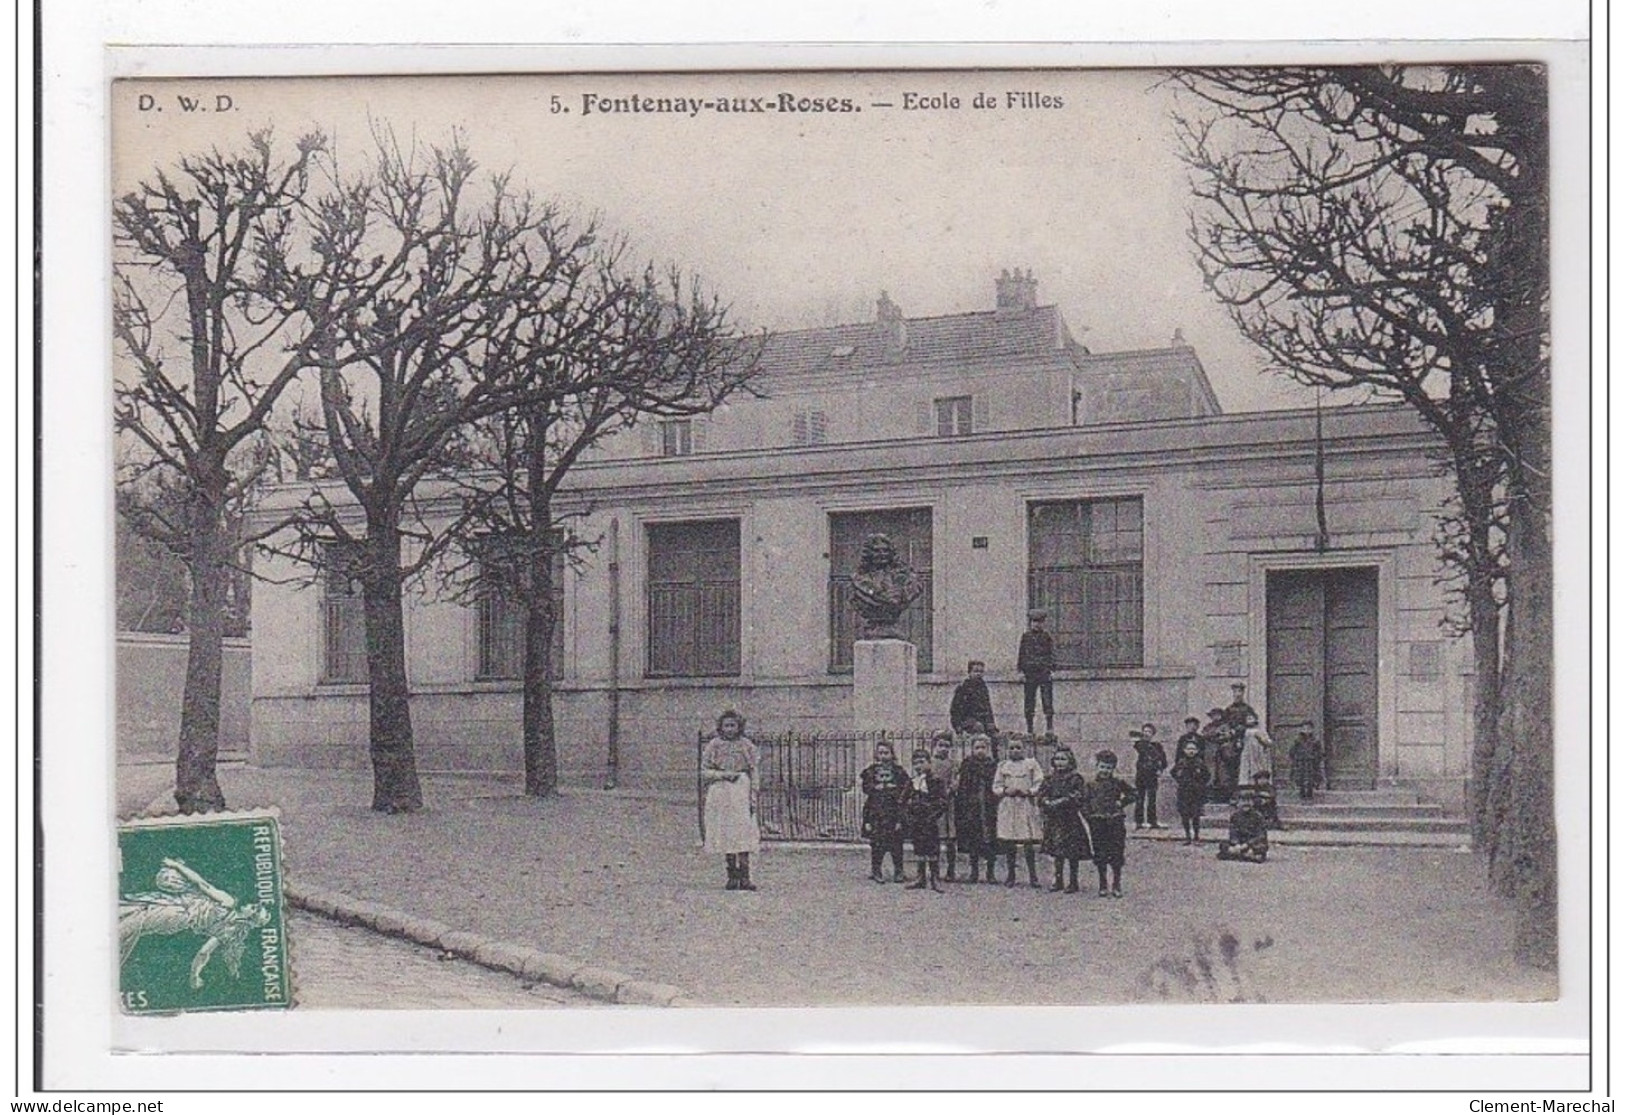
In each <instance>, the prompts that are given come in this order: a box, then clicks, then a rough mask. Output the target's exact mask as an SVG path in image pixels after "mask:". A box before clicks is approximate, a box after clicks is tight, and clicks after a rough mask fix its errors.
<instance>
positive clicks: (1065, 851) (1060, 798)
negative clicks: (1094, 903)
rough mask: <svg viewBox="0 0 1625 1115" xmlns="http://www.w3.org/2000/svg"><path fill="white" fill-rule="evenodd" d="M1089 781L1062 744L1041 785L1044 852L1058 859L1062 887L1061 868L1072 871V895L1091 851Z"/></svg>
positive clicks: (1057, 873)
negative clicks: (1086, 815) (1086, 802)
mask: <svg viewBox="0 0 1625 1115" xmlns="http://www.w3.org/2000/svg"><path fill="white" fill-rule="evenodd" d="M1088 785H1089V784H1088V783H1087V782H1086V781H1085V780H1084V777H1083V775H1082V774H1079V773H1078V760H1077V759H1076V758H1075V757H1074V756H1073V754H1072V752H1071V750H1070V749H1069V748H1065V747H1062V748H1060V749H1059V750H1057V751H1056V752H1055V757H1054V758H1052V759H1051V760H1050V773H1049V774H1048V775H1046V776H1045V778H1044V781H1043V782H1041V783H1039V785H1038V809H1039V812H1041V813H1042V814H1043V816H1044V854H1045V855H1047V856H1052V857H1053V858H1054V860H1055V882H1054V883H1053V884H1051V886H1050V888H1049V889H1050V890H1052V891H1058V890H1060V889H1061V868H1062V867H1063V866H1064V867H1065V868H1067V870H1068V872H1069V873H1070V882H1068V883H1067V884H1066V892H1067V893H1068V894H1077V893H1078V861H1079V860H1081V859H1082V858H1083V857H1084V856H1086V855H1088V854H1089V833H1088V830H1087V829H1085V828H1084V826H1083V814H1082V813H1080V812H1079V810H1080V809H1082V808H1083V799H1084V795H1085V794H1086V793H1087V792H1088Z"/></svg>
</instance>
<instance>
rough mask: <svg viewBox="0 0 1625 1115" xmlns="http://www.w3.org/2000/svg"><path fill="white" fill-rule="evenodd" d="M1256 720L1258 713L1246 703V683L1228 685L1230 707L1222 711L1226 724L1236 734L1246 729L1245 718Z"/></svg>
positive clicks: (1238, 682)
mask: <svg viewBox="0 0 1625 1115" xmlns="http://www.w3.org/2000/svg"><path fill="white" fill-rule="evenodd" d="M1249 716H1250V717H1252V718H1253V720H1254V721H1256V720H1257V719H1258V711H1257V710H1256V709H1254V708H1253V706H1252V705H1249V704H1248V703H1247V683H1246V682H1244V681H1235V682H1231V683H1230V705H1229V707H1228V708H1226V709H1225V710H1224V719H1225V722H1226V723H1227V724H1229V725H1230V726H1231V727H1232V728H1234V729H1236V731H1237V732H1240V731H1242V730H1243V729H1245V728H1246V727H1247V718H1248V717H1249Z"/></svg>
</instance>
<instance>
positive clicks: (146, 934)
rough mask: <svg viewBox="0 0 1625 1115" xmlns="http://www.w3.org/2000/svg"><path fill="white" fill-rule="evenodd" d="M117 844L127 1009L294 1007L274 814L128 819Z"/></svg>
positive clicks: (161, 1011)
mask: <svg viewBox="0 0 1625 1115" xmlns="http://www.w3.org/2000/svg"><path fill="white" fill-rule="evenodd" d="M118 845H119V886H118V894H119V899H118V942H119V1003H120V1005H121V1007H122V1008H123V1010H124V1011H125V1012H126V1013H129V1014H168V1013H175V1012H179V1011H204V1010H248V1009H256V1008H258V1009H264V1008H284V1007H287V1006H289V1005H290V1004H291V1002H292V992H291V988H290V986H289V970H288V938H287V931H286V928H285V926H284V919H283V912H282V845H281V841H280V837H279V835H278V832H277V820H276V815H275V814H274V813H270V812H255V813H227V814H208V815H198V816H190V817H163V818H156V819H152V820H140V821H129V822H124V823H122V824H120V825H119V834H118Z"/></svg>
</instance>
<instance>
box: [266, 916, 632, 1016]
mask: <svg viewBox="0 0 1625 1115" xmlns="http://www.w3.org/2000/svg"><path fill="white" fill-rule="evenodd" d="M288 938H289V940H290V941H291V942H292V948H293V969H294V990H295V996H296V998H295V1003H296V1005H297V1006H298V1007H304V1008H310V1009H324V1008H325V1009H340V1010H372V1009H389V1010H431V1009H447V1008H450V1009H467V1010H535V1009H541V1008H547V1007H598V1006H604V1005H605V1004H603V1003H600V1002H598V1001H597V1000H595V999H589V998H588V997H586V996H585V995H580V994H578V993H576V992H574V991H569V990H566V989H564V988H560V987H553V986H551V985H549V984H545V983H543V984H531V983H528V982H526V981H523V980H520V979H519V978H518V977H516V976H510V975H508V974H507V973H504V972H493V971H491V970H490V969H488V968H482V967H480V966H479V965H478V964H472V963H469V962H468V961H466V960H458V959H456V958H454V957H446V958H445V959H442V957H443V956H445V954H443V953H441V952H439V951H438V950H436V949H431V948H425V947H423V946H422V945H415V944H411V943H409V942H406V941H400V940H397V939H395V938H393V937H386V936H384V935H383V934H381V933H375V932H373V931H372V930H370V929H362V928H360V927H357V926H348V925H340V924H338V923H337V922H333V921H329V920H328V919H327V918H322V917H317V916H316V915H314V914H307V913H304V912H303V911H300V910H291V911H289V914H288Z"/></svg>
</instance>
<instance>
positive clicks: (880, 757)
mask: <svg viewBox="0 0 1625 1115" xmlns="http://www.w3.org/2000/svg"><path fill="white" fill-rule="evenodd" d="M858 781H859V784H860V785H861V786H862V788H863V817H862V833H863V838H864V839H865V840H867V841H868V842H869V878H871V879H873V880H874V881H875V882H877V883H884V882H885V881H886V877H885V875H883V874H881V870H880V869H881V864H882V863H883V862H884V860H885V858H886V856H887V855H888V854H889V855H890V856H891V863H892V877H893V879H894V880H895V881H896V882H899V883H901V882H902V881H903V801H904V799H905V798H906V797H907V796H908V772H907V771H906V770H904V769H903V768H902V767H901V766H899V765H898V763H897V757H896V753H895V752H893V751H892V748H891V744H889V743H885V742H882V743H877V744H875V761H874V762H873V763H870V764H869V765H868V766H866V767H864V768H863V773H862V774H860V775H859V776H858Z"/></svg>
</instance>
